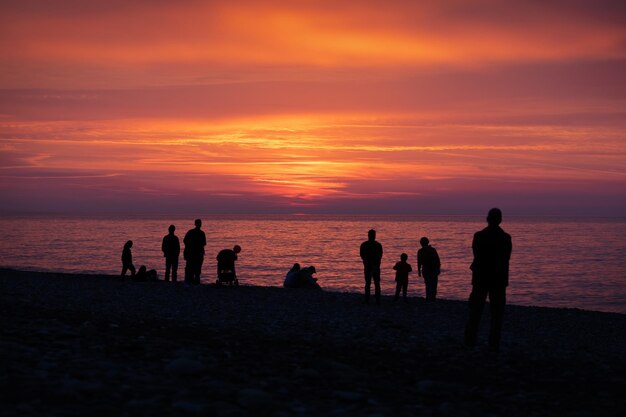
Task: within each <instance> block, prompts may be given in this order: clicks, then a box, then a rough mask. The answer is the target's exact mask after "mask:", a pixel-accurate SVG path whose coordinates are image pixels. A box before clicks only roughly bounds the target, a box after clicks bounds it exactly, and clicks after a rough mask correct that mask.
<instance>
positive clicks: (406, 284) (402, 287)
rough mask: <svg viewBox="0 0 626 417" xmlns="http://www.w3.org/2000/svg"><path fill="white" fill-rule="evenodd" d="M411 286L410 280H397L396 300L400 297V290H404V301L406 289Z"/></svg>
mask: <svg viewBox="0 0 626 417" xmlns="http://www.w3.org/2000/svg"><path fill="white" fill-rule="evenodd" d="M408 288H409V281H408V280H405V281H397V282H396V296H395V298H394V300H397V299H398V298H399V297H400V290H402V297H403V298H404V301H406V291H407V289H408Z"/></svg>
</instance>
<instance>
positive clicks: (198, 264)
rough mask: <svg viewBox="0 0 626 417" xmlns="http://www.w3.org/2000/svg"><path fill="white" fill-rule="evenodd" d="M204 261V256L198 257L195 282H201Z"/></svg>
mask: <svg viewBox="0 0 626 417" xmlns="http://www.w3.org/2000/svg"><path fill="white" fill-rule="evenodd" d="M203 262H204V257H202V258H200V259H198V263H197V264H196V273H195V276H194V284H196V285H198V284H200V274H201V273H202V263H203Z"/></svg>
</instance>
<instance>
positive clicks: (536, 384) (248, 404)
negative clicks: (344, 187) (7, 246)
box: [0, 269, 626, 417]
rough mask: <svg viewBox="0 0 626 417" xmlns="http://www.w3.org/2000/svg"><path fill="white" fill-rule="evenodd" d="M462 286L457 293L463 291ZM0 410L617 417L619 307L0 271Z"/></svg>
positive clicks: (625, 364)
mask: <svg viewBox="0 0 626 417" xmlns="http://www.w3.org/2000/svg"><path fill="white" fill-rule="evenodd" d="M468 291H469V289H468ZM0 300H1V302H0V309H1V311H0V314H1V321H2V326H1V338H0V352H1V365H0V366H1V369H2V372H1V373H0V383H1V392H2V396H1V397H2V409H3V415H20V416H26V415H33V416H34V415H37V416H41V415H50V416H61V415H64V416H65V415H88V414H91V415H122V416H125V415H129V416H130V415H132V416H137V415H206V416H220V417H221V416H248V415H250V416H252V415H254V416H257V415H266V416H332V415H337V416H344V415H345V416H390V415H394V416H416V415H419V416H422V415H425V416H430V415H433V416H434V415H450V416H452V415H454V416H474V415H492V416H499V415H507V416H543V415H545V416H557V415H559V416H561V415H568V416H592V415H593V416H611V415H615V416H621V415H625V413H626V400H625V398H624V395H623V393H624V392H625V388H626V358H625V357H624V352H626V315H623V314H617V313H601V312H593V311H585V310H578V309H556V308H543V307H526V306H515V305H509V306H507V310H506V313H505V322H504V330H503V340H502V346H501V350H500V351H499V352H493V351H491V350H490V349H488V348H487V346H486V345H485V343H486V340H487V331H488V327H489V314H488V309H486V311H485V314H484V315H483V320H482V323H481V333H480V336H479V346H477V347H476V348H474V349H468V348H466V347H464V346H463V345H462V335H463V329H464V325H465V320H466V318H467V303H466V302H465V301H454V300H438V301H437V302H435V303H426V302H425V301H424V300H423V299H421V298H409V302H408V303H403V302H402V301H399V302H393V301H392V297H387V296H384V297H383V299H382V304H381V305H380V306H376V305H365V304H364V303H363V299H362V295H361V294H357V293H342V292H327V291H307V290H294V289H291V290H290V289H283V288H277V287H260V286H246V285H244V286H240V287H238V288H233V287H225V288H224V287H222V288H216V287H215V286H212V285H201V286H196V287H193V286H187V285H184V284H182V283H176V284H173V283H167V282H162V281H161V282H150V283H137V282H131V281H130V280H129V279H126V280H125V281H123V280H121V279H120V278H119V277H117V276H107V275H81V274H62V273H41V272H22V271H15V270H10V269H2V270H0Z"/></svg>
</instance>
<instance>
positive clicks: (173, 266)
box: [165, 257, 178, 282]
mask: <svg viewBox="0 0 626 417" xmlns="http://www.w3.org/2000/svg"><path fill="white" fill-rule="evenodd" d="M170 271H171V273H172V281H174V282H176V280H177V279H178V257H175V258H165V280H166V281H169V280H170Z"/></svg>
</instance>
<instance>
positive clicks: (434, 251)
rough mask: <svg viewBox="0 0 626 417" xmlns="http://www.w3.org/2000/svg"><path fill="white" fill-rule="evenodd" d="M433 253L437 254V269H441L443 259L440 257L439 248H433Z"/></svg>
mask: <svg viewBox="0 0 626 417" xmlns="http://www.w3.org/2000/svg"><path fill="white" fill-rule="evenodd" d="M433 253H434V255H435V264H436V265H437V269H441V259H439V254H438V253H437V249H435V248H433Z"/></svg>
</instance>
